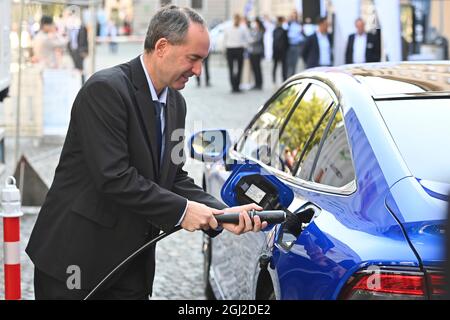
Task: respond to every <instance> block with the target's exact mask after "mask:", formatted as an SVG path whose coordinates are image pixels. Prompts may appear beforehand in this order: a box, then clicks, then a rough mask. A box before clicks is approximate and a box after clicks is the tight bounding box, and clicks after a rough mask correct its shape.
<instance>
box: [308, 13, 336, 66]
mask: <svg viewBox="0 0 450 320" xmlns="http://www.w3.org/2000/svg"><path fill="white" fill-rule="evenodd" d="M302 56H303V60H304V61H305V66H306V68H314V67H324V66H331V65H333V40H332V37H331V34H329V33H328V21H327V18H326V17H321V18H319V19H318V24H317V31H316V32H315V33H313V34H312V35H310V36H309V37H308V38H307V39H306V41H305V46H304V48H303V52H302Z"/></svg>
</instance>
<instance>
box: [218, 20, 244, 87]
mask: <svg viewBox="0 0 450 320" xmlns="http://www.w3.org/2000/svg"><path fill="white" fill-rule="evenodd" d="M249 38H250V35H249V33H248V29H247V28H246V27H245V26H243V25H242V24H241V16H240V15H239V14H235V15H234V20H233V24H232V25H231V26H229V27H228V28H226V29H225V31H224V45H225V48H226V56H227V62H228V71H229V73H230V83H231V91H232V92H233V93H236V92H240V88H239V86H240V84H241V76H242V65H243V61H244V49H245V48H246V47H247V45H248V42H249ZM235 66H236V67H237V68H236V67H235Z"/></svg>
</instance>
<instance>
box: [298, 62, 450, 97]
mask: <svg viewBox="0 0 450 320" xmlns="http://www.w3.org/2000/svg"><path fill="white" fill-rule="evenodd" d="M308 73H313V74H315V75H317V76H318V78H322V79H327V78H328V79H329V78H330V77H333V75H336V74H346V75H347V76H349V77H351V78H352V79H353V80H355V81H357V82H358V83H360V84H362V85H363V86H364V87H366V88H367V89H368V91H369V92H370V93H371V95H372V97H373V98H374V99H391V98H396V97H399V98H401V97H409V98H411V97H416V96H417V97H423V96H436V95H438V96H440V95H444V96H450V61H421V62H399V63H365V64H351V65H343V66H339V67H322V68H314V69H310V70H307V71H306V74H308ZM303 74H304V75H305V73H303ZM333 78H334V77H333ZM335 84H336V83H335ZM337 87H339V84H337Z"/></svg>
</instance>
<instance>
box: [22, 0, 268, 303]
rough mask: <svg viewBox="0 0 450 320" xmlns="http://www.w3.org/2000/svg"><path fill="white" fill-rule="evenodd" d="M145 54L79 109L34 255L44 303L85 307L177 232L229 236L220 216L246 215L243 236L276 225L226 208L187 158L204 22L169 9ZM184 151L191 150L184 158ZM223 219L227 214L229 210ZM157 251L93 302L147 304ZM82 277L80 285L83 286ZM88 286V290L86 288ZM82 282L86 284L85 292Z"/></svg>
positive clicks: (33, 241)
mask: <svg viewBox="0 0 450 320" xmlns="http://www.w3.org/2000/svg"><path fill="white" fill-rule="evenodd" d="M144 47H145V52H144V53H143V54H142V55H141V56H139V57H137V58H135V59H133V60H131V61H129V62H128V63H124V64H121V65H118V66H115V67H113V68H110V69H106V70H102V71H99V72H97V73H95V74H94V75H93V76H92V77H91V78H90V79H89V80H88V81H87V82H86V84H85V85H84V86H83V87H82V89H81V90H80V92H79V93H78V96H77V97H76V99H75V102H74V105H73V108H72V114H71V121H70V125H69V129H68V132H67V137H66V140H65V143H64V147H63V150H62V153H61V157H60V162H59V164H58V167H57V168H56V172H55V178H54V181H53V184H52V186H51V188H50V190H49V192H48V195H47V198H46V200H45V203H44V204H43V206H42V209H41V212H40V213H39V217H38V219H37V221H36V225H35V227H34V229H33V232H32V234H31V237H30V241H29V243H28V246H27V249H26V252H27V253H28V255H29V256H30V258H31V260H32V261H33V263H34V264H35V277H34V281H35V295H36V298H37V299H81V298H83V297H85V296H86V295H87V294H88V293H89V291H90V290H91V289H92V288H93V287H94V286H95V285H96V284H97V283H98V282H99V281H100V280H101V279H102V278H103V277H104V276H105V275H106V274H107V273H108V272H109V271H110V270H111V269H112V268H113V267H114V266H115V265H117V264H118V263H119V262H121V261H122V260H123V259H124V258H125V257H127V256H128V255H129V254H131V253H132V252H133V251H135V250H136V249H137V248H139V247H140V246H141V245H143V244H144V243H145V242H147V241H149V240H150V239H152V238H154V237H155V236H156V235H157V234H158V233H159V232H160V230H163V231H166V232H167V231H170V230H172V229H173V228H174V227H175V226H177V225H181V227H182V228H183V229H185V230H188V231H195V230H204V231H205V232H207V233H208V234H209V235H210V236H216V235H217V234H218V233H220V231H221V230H220V227H219V228H218V224H217V220H216V219H215V218H214V215H215V214H220V213H223V212H227V211H235V212H236V211H238V212H240V213H241V215H240V223H239V225H232V224H223V225H222V228H224V229H226V230H228V231H230V232H233V233H235V234H241V233H243V232H247V231H259V230H261V228H264V227H265V226H266V225H267V223H265V222H264V223H261V221H260V220H259V218H255V219H254V220H253V221H251V219H250V218H249V216H248V214H247V210H250V209H253V208H254V209H260V208H259V207H258V206H256V205H247V206H241V207H234V208H226V209H223V208H224V207H225V205H224V204H223V203H221V202H220V201H218V200H216V199H215V198H214V197H212V196H211V195H209V194H207V193H205V192H204V191H203V190H202V189H201V188H200V187H198V186H196V185H195V184H194V182H193V180H192V179H191V178H189V177H188V175H187V173H186V172H185V171H183V161H182V159H183V155H179V152H175V150H180V148H179V146H180V145H179V143H180V139H178V140H177V139H175V140H174V139H173V136H174V135H175V136H177V137H181V138H182V137H183V133H184V126H185V117H186V103H185V101H184V99H183V97H182V96H181V94H180V93H179V92H178V91H177V90H180V89H183V88H184V86H185V84H186V82H187V81H188V79H189V77H191V76H193V75H197V76H198V75H200V73H201V68H202V61H203V60H204V59H205V57H206V56H207V55H208V51H209V35H208V31H207V28H206V26H205V23H204V20H203V19H202V18H201V17H200V16H199V15H198V14H197V13H195V12H194V11H192V10H190V9H187V8H178V7H176V6H168V7H164V8H162V9H161V10H159V11H158V12H157V13H156V14H155V16H154V17H153V18H152V20H151V22H150V25H149V28H148V32H147V36H146V39H145V46H144ZM181 150H182V148H181ZM220 209H223V210H220ZM154 270H155V247H154V246H153V247H152V248H151V249H150V250H148V251H146V252H145V253H143V254H141V255H140V256H138V257H137V258H135V259H134V260H132V261H131V262H130V263H129V264H127V266H126V267H125V268H123V269H122V270H121V271H120V272H118V273H117V274H116V275H115V276H114V277H113V278H112V279H111V280H110V281H109V282H108V283H107V284H105V286H104V287H102V288H101V289H100V290H99V291H98V293H97V294H96V295H94V296H93V298H97V299H146V298H148V295H150V294H151V292H152V284H153V277H154ZM75 275H77V276H78V278H74V276H75ZM78 280H79V281H78ZM77 282H79V283H77Z"/></svg>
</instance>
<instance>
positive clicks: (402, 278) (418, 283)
mask: <svg viewBox="0 0 450 320" xmlns="http://www.w3.org/2000/svg"><path fill="white" fill-rule="evenodd" d="M342 298H343V299H350V300H361V299H363V300H371V299H425V298H426V289H425V278H424V275H423V274H421V273H419V272H414V273H407V272H392V271H379V272H368V271H366V272H364V271H363V272H359V273H357V274H356V277H354V278H353V280H352V281H350V282H349V283H348V284H347V288H346V289H344V294H343V295H342Z"/></svg>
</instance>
